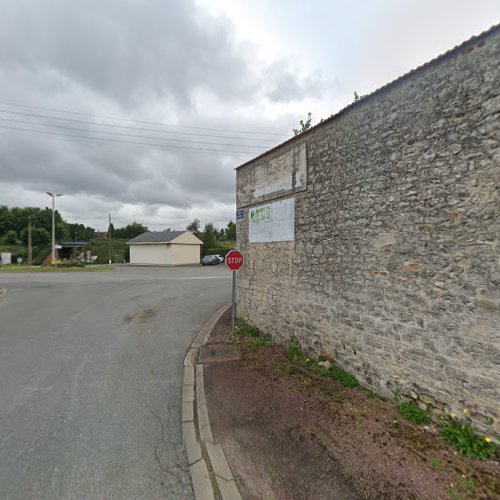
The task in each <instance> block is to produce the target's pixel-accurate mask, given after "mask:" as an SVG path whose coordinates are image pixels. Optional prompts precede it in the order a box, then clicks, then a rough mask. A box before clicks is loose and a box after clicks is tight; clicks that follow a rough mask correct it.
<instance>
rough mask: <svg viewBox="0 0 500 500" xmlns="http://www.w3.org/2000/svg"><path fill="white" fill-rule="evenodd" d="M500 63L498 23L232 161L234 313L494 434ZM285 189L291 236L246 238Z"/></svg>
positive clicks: (499, 422) (499, 331)
mask: <svg viewBox="0 0 500 500" xmlns="http://www.w3.org/2000/svg"><path fill="white" fill-rule="evenodd" d="M499 61H500V29H499V28H495V29H493V30H491V31H490V32H489V33H487V34H484V35H482V36H480V37H478V38H476V39H473V40H471V41H469V42H467V43H466V44H464V45H463V46H461V47H460V48H458V49H455V50H454V51H452V52H450V53H448V54H446V55H444V56H443V57H441V58H439V59H437V60H435V61H433V62H431V63H429V64H427V65H425V66H424V67H422V68H420V69H417V70H416V71H414V72H412V73H410V74H409V75H406V76H405V77H403V78H401V79H399V80H398V81H396V82H393V83H392V84H390V85H388V86H386V87H384V88H383V89H381V90H379V91H377V92H375V93H374V94H372V95H371V96H369V97H367V98H364V99H362V100H361V101H358V102H356V103H355V104H354V105H352V106H350V107H348V108H347V109H346V110H344V111H343V112H341V113H339V114H338V115H337V116H335V117H332V118H331V119H329V120H327V121H325V122H323V123H322V124H320V125H318V126H317V127H314V128H313V129H311V130H310V131H308V132H306V133H303V134H301V135H300V136H297V137H295V138H293V139H292V140H290V141H288V142H287V143H284V144H283V145H281V146H280V147H278V148H276V149H274V150H272V151H271V152H269V153H267V154H265V155H263V156H261V157H259V158H257V159H255V160H253V161H251V162H249V163H247V164H245V165H243V166H242V167H240V168H239V169H238V170H237V206H238V208H239V209H241V208H242V209H244V213H245V216H244V218H243V219H241V220H239V221H238V222H237V239H238V245H239V249H240V250H241V251H242V252H243V253H244V254H245V257H246V266H245V267H244V268H243V269H242V270H241V271H240V272H239V281H238V289H237V300H238V316H240V317H243V318H244V319H246V320H247V321H248V322H250V323H252V324H254V325H256V326H258V327H259V328H261V329H262V330H264V331H266V332H269V333H273V334H274V335H276V336H277V337H279V338H280V339H281V340H286V339H287V338H289V337H290V336H292V335H294V336H296V337H298V338H299V339H300V341H301V343H302V344H303V346H304V347H305V348H306V349H308V350H310V351H312V352H314V353H320V352H326V353H329V354H330V355H333V357H334V358H335V360H336V361H337V362H338V363H339V364H340V365H341V366H343V367H344V368H346V369H348V370H350V371H352V372H353V373H355V374H356V376H357V377H358V378H359V379H360V380H361V381H362V382H363V383H364V384H366V385H368V386H370V387H372V388H373V389H375V390H376V391H378V392H380V393H382V394H385V395H387V396H391V395H394V394H401V395H404V396H407V397H412V398H415V399H417V400H418V401H419V402H420V403H425V404H426V405H430V406H431V407H432V408H437V409H438V410H441V411H443V410H444V411H450V409H451V410H454V411H455V412H456V411H461V410H462V409H463V408H467V409H468V410H469V412H470V415H471V418H472V420H473V423H474V425H475V426H476V427H478V428H479V429H480V430H482V431H485V432H488V433H490V434H492V435H496V436H497V437H498V436H499V434H500V418H499V416H500V394H499V389H500V364H499V363H500V244H499V238H500V236H499V235H500V220H499V213H500V196H499V189H500V188H499V186H500V114H499V113H500V96H499V89H500V65H499ZM304 149H305V151H304ZM301 155H302V156H301ZM266 186H271V187H270V188H269V189H266ZM287 198H294V199H295V239H294V240H292V241H276V242H268V243H250V242H249V241H248V229H249V212H250V210H251V209H252V208H255V207H259V206H261V205H263V204H266V203H270V202H271V201H277V200H280V199H287ZM269 200H271V201H269Z"/></svg>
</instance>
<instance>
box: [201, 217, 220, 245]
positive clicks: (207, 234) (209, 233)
mask: <svg viewBox="0 0 500 500" xmlns="http://www.w3.org/2000/svg"><path fill="white" fill-rule="evenodd" d="M214 230H215V228H214V225H213V224H212V223H211V222H209V223H208V224H205V229H204V231H203V248H204V250H205V251H206V250H207V249H209V248H214V247H216V246H217V238H216V237H215V231H214Z"/></svg>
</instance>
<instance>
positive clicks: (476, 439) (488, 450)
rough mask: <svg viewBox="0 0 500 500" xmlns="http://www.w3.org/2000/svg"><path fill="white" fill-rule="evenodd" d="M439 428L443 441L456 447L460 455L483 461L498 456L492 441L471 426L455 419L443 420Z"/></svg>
mask: <svg viewBox="0 0 500 500" xmlns="http://www.w3.org/2000/svg"><path fill="white" fill-rule="evenodd" d="M439 426H440V427H441V437H442V438H443V440H444V441H445V442H446V443H448V444H452V445H454V446H455V447H456V448H457V450H458V451H459V452H460V453H462V454H464V455H466V456H468V457H474V458H479V459H481V460H489V459H491V458H493V457H494V456H495V455H496V449H495V446H494V445H493V444H492V443H491V440H490V439H489V438H485V437H481V436H479V435H478V434H476V432H475V431H474V429H473V428H472V427H471V426H470V425H469V424H462V423H461V422H460V421H459V420H455V419H443V420H441V422H440V424H439Z"/></svg>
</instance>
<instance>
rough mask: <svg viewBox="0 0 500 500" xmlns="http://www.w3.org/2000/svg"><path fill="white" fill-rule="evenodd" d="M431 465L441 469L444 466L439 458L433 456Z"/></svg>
mask: <svg viewBox="0 0 500 500" xmlns="http://www.w3.org/2000/svg"><path fill="white" fill-rule="evenodd" d="M431 467H433V468H434V469H441V468H442V467H443V464H442V463H441V461H440V460H438V459H437V458H433V459H432V460H431Z"/></svg>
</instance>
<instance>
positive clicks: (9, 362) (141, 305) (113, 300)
mask: <svg viewBox="0 0 500 500" xmlns="http://www.w3.org/2000/svg"><path fill="white" fill-rule="evenodd" d="M230 277H231V275H230V273H229V272H228V271H227V270H226V269H225V268H224V267H223V266H214V267H207V268H201V267H200V268H199V267H183V268H127V267H118V268H117V269H116V270H115V271H113V272H94V273H57V274H56V273H51V274H41V273H39V274H33V273H30V274H5V273H2V274H1V275H0V287H4V288H6V289H7V293H6V294H5V296H3V297H0V498H1V499H4V498H5V499H23V500H25V499H31V498H50V499H73V498H74V499H76V498H78V499H82V498H84V499H86V498H99V499H115V498H116V499H128V498H134V499H141V498H148V499H149V498H192V497H193V493H192V490H191V484H190V478H189V473H188V469H187V464H186V460H185V456H184V450H183V446H182V441H181V425H180V388H181V377H182V362H183V358H184V354H185V351H186V349H187V347H188V346H189V344H190V342H191V340H192V339H193V338H194V336H195V335H196V333H197V332H198V330H199V329H200V327H201V325H202V324H203V322H204V321H205V320H206V319H207V318H208V316H209V315H210V314H211V313H212V312H213V311H214V310H216V309H217V308H218V307H219V306H221V305H222V304H224V303H226V302H229V300H230V293H231V280H230Z"/></svg>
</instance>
